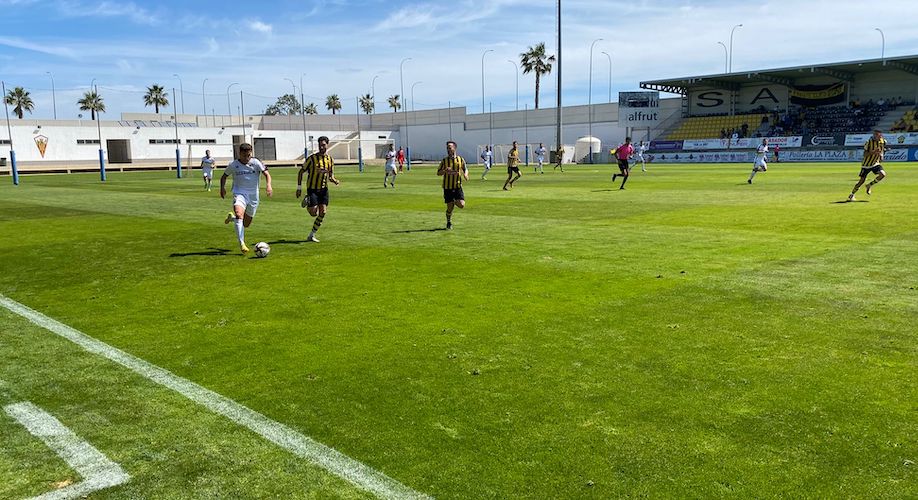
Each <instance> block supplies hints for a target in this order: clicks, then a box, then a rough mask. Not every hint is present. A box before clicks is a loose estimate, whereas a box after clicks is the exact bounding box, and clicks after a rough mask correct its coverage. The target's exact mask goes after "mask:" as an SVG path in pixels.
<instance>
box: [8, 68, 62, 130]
mask: <svg viewBox="0 0 918 500" xmlns="http://www.w3.org/2000/svg"><path fill="white" fill-rule="evenodd" d="M45 73H47V74H48V76H50V77H51V105H52V106H53V107H54V119H55V120H57V95H56V93H55V92H54V75H52V74H51V72H50V71H45ZM4 95H6V93H5V92H4Z"/></svg>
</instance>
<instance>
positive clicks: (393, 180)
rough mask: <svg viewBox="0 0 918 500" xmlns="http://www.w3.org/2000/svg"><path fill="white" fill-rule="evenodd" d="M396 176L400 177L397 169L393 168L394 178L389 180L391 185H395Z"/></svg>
mask: <svg viewBox="0 0 918 500" xmlns="http://www.w3.org/2000/svg"><path fill="white" fill-rule="evenodd" d="M396 177H398V172H397V171H395V170H393V171H392V180H390V181H389V185H390V186H392V187H395V178H396Z"/></svg>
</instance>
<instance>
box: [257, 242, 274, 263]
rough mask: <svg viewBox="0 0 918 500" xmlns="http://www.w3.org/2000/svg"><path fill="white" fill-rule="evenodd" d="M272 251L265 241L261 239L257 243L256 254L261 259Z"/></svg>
mask: <svg viewBox="0 0 918 500" xmlns="http://www.w3.org/2000/svg"><path fill="white" fill-rule="evenodd" d="M270 251H271V247H270V246H268V244H267V243H265V242H264V241H260V242H258V243H256V244H255V256H256V257H258V258H259V259H263V258H265V257H267V256H268V253H269V252H270Z"/></svg>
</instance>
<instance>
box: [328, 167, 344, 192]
mask: <svg viewBox="0 0 918 500" xmlns="http://www.w3.org/2000/svg"><path fill="white" fill-rule="evenodd" d="M328 180H330V181H332V182H334V183H335V185H336V186H337V185H338V184H341V181H339V180H338V179H336V178H335V162H334V161H332V162H331V165H329V166H328Z"/></svg>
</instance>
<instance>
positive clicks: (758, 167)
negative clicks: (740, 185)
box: [746, 139, 768, 184]
mask: <svg viewBox="0 0 918 500" xmlns="http://www.w3.org/2000/svg"><path fill="white" fill-rule="evenodd" d="M766 156H768V139H762V144H761V145H759V147H757V148H755V161H754V162H753V163H752V174H751V175H750V176H749V180H748V181H746V182H748V183H749V184H752V179H753V178H755V174H757V173H759V172H765V171H767V170H768V163H767V162H766V161H765V157H766Z"/></svg>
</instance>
